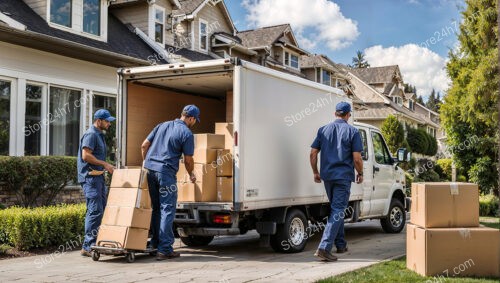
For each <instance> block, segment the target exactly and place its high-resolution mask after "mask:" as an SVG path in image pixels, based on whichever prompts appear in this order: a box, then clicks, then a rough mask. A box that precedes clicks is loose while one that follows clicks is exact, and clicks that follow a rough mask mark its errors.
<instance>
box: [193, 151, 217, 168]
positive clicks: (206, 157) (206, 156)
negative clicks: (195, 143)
mask: <svg viewBox="0 0 500 283" xmlns="http://www.w3.org/2000/svg"><path fill="white" fill-rule="evenodd" d="M193 159H194V162H195V163H202V164H208V163H212V162H215V161H217V149H206V148H196V149H195V150H194V155H193Z"/></svg>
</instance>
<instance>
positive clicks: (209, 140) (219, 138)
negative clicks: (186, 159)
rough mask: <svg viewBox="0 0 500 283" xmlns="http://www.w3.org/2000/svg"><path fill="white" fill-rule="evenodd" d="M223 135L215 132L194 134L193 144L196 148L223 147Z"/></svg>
mask: <svg viewBox="0 0 500 283" xmlns="http://www.w3.org/2000/svg"><path fill="white" fill-rule="evenodd" d="M224 139H225V137H224V136H223V135H216V134H195V135H194V146H195V148H196V149H201V148H204V149H224Z"/></svg>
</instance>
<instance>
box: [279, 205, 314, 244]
mask: <svg viewBox="0 0 500 283" xmlns="http://www.w3.org/2000/svg"><path fill="white" fill-rule="evenodd" d="M308 226H309V225H308V222H307V219H306V216H305V215H304V213H303V212H302V211H301V210H298V209H291V210H289V211H288V213H287V215H286V219H285V223H284V224H280V225H278V227H276V228H277V230H276V234H274V235H272V236H271V247H272V248H273V250H275V251H276V252H280V253H298V252H301V251H303V250H304V248H305V247H306V243H307V231H308V229H307V227H308Z"/></svg>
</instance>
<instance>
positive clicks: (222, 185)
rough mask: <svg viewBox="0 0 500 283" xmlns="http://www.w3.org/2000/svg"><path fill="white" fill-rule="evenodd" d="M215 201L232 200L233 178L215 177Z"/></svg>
mask: <svg viewBox="0 0 500 283" xmlns="http://www.w3.org/2000/svg"><path fill="white" fill-rule="evenodd" d="M217 201H219V202H228V201H233V178H232V177H217Z"/></svg>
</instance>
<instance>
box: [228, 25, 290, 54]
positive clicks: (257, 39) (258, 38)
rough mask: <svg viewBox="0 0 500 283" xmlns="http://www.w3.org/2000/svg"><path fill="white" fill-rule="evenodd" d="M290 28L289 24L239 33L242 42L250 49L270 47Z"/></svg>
mask: <svg viewBox="0 0 500 283" xmlns="http://www.w3.org/2000/svg"><path fill="white" fill-rule="evenodd" d="M289 28H290V25H289V24H284V25H277V26H270V27H263V28H258V29H253V30H245V31H240V32H238V33H237V36H238V37H239V38H241V42H242V44H243V45H244V46H246V47H248V48H255V47H262V46H270V45H272V44H273V43H275V42H276V41H278V40H279V39H280V38H281V36H282V35H283V33H284V32H285V31H286V30H287V29H289Z"/></svg>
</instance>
